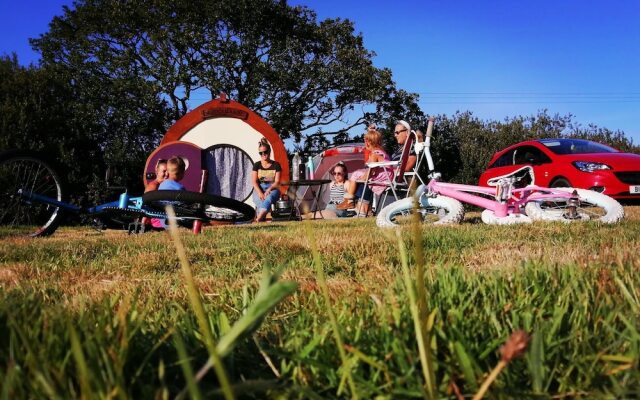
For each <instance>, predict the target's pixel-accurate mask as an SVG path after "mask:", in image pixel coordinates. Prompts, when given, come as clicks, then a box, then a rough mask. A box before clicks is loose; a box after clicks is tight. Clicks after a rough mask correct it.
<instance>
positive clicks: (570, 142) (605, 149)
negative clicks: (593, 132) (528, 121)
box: [540, 139, 618, 154]
mask: <svg viewBox="0 0 640 400" xmlns="http://www.w3.org/2000/svg"><path fill="white" fill-rule="evenodd" d="M540 143H542V144H543V145H545V146H547V148H548V149H549V150H551V151H553V152H554V153H556V154H589V153H618V150H616V149H613V148H611V147H609V146H605V145H604V144H600V143H596V142H592V141H589V140H582V139H553V140H550V139H545V140H540Z"/></svg>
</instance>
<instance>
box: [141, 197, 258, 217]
mask: <svg viewBox="0 0 640 400" xmlns="http://www.w3.org/2000/svg"><path fill="white" fill-rule="evenodd" d="M142 203H143V205H144V207H148V208H150V209H153V210H156V211H164V209H165V207H166V206H167V205H168V204H171V205H172V206H173V209H174V210H175V212H176V216H177V217H178V218H182V219H194V220H195V219H199V220H203V221H225V222H231V223H240V222H248V221H251V220H253V219H254V218H255V216H256V212H255V210H254V209H253V207H251V206H250V205H248V204H245V203H242V202H240V201H238V200H234V199H230V198H227V197H220V196H215V195H212V194H208V193H196V192H187V191H182V190H155V191H153V192H147V193H145V194H144V195H143V196H142Z"/></svg>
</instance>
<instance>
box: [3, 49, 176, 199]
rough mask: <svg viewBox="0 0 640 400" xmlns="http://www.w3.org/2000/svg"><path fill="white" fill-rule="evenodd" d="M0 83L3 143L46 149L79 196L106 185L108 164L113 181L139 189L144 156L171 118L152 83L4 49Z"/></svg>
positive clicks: (71, 188) (69, 188)
mask: <svg viewBox="0 0 640 400" xmlns="http://www.w3.org/2000/svg"><path fill="white" fill-rule="evenodd" d="M0 85H1V88H0V89H1V90H0V132H1V133H2V134H1V135H0V149H9V148H19V149H31V150H38V151H41V152H44V153H45V154H46V156H47V157H48V158H49V159H51V160H54V161H55V162H56V164H57V165H58V166H61V167H62V170H61V171H60V173H61V174H62V175H63V176H64V177H65V178H66V181H67V182H68V184H67V186H66V188H67V191H68V193H70V194H71V196H72V197H75V198H80V197H83V196H86V193H87V188H92V187H93V188H99V187H103V186H104V182H103V181H102V179H103V177H104V173H105V169H106V166H107V165H109V166H111V167H113V168H114V170H115V172H116V177H115V179H114V181H113V182H112V183H113V184H118V185H124V186H128V187H129V188H130V189H131V190H133V191H138V192H140V191H141V183H142V179H141V171H142V165H144V160H145V159H146V157H147V156H148V154H149V153H150V152H151V151H152V150H153V149H154V148H155V147H156V146H157V144H158V143H159V139H160V137H161V134H162V133H163V132H164V130H165V129H166V127H167V126H168V119H167V112H166V110H165V108H164V102H162V101H161V100H159V98H158V97H157V96H156V95H155V94H153V92H151V91H149V90H148V89H149V88H148V87H146V86H145V85H140V84H139V83H138V82H134V81H127V80H126V79H120V80H101V79H97V78H96V77H78V76H76V75H74V74H71V73H70V70H69V69H66V68H63V67H60V66H56V65H50V66H43V67H39V68H38V67H34V66H29V67H21V66H20V65H19V64H18V60H17V59H16V57H15V56H14V57H11V58H10V57H6V56H3V57H0ZM100 194H101V195H103V194H104V193H100ZM98 197H101V196H98ZM85 199H86V197H85Z"/></svg>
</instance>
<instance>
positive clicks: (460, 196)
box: [418, 178, 572, 218]
mask: <svg viewBox="0 0 640 400" xmlns="http://www.w3.org/2000/svg"><path fill="white" fill-rule="evenodd" d="M418 190H420V189H418ZM423 190H424V192H423V194H422V195H425V196H434V195H442V196H447V197H451V198H454V199H456V200H458V201H461V202H463V203H468V204H472V205H474V206H478V207H481V208H484V209H487V210H491V211H493V212H494V214H495V216H496V217H499V218H501V217H506V216H507V215H510V214H521V211H522V207H524V205H525V204H526V203H528V202H530V201H534V200H545V199H548V200H551V199H558V198H563V199H568V198H571V197H572V194H571V193H568V192H562V191H556V190H553V189H549V188H543V187H540V186H536V185H528V186H526V187H524V188H520V189H514V188H509V196H508V197H507V198H506V199H505V200H504V201H498V200H493V199H490V198H487V197H481V196H478V195H476V194H473V193H478V194H482V195H485V196H491V197H494V198H495V197H497V196H498V189H497V188H493V187H482V186H473V185H463V184H458V183H445V182H440V181H438V180H437V179H436V178H434V179H431V180H430V181H429V183H428V184H427V185H426V187H425V188H424V189H423Z"/></svg>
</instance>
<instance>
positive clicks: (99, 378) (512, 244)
mask: <svg viewBox="0 0 640 400" xmlns="http://www.w3.org/2000/svg"><path fill="white" fill-rule="evenodd" d="M625 211H626V212H627V218H626V219H625V221H624V222H623V223H621V224H619V225H615V226H601V225H597V224H594V223H588V224H572V225H564V224H555V223H554V224H534V225H530V226H512V227H510V226H506V227H505V226H487V225H483V224H479V223H475V222H477V218H474V216H473V214H471V215H469V216H468V217H467V220H466V221H465V223H463V224H461V225H460V226H450V227H428V228H426V229H425V230H423V232H422V236H421V241H420V243H421V245H422V247H423V249H424V257H425V277H424V282H425V293H424V294H423V295H422V298H421V299H418V301H424V307H425V308H426V310H427V311H428V313H429V314H431V316H432V318H434V319H433V321H432V322H431V324H430V325H429V326H428V328H429V329H430V335H429V336H428V337H429V348H430V349H431V353H432V354H433V359H432V360H431V361H430V362H431V365H430V366H429V367H430V368H431V369H432V370H433V374H434V375H435V386H436V387H435V390H436V394H437V396H439V397H447V396H449V397H452V398H455V397H456V395H462V396H465V397H466V396H471V395H472V394H474V393H476V391H477V390H478V387H479V386H480V384H481V383H482V381H483V380H484V378H485V377H486V375H487V374H488V373H489V371H491V369H492V368H493V366H494V365H495V364H496V363H497V361H498V359H499V358H500V356H499V353H498V349H499V347H500V346H501V345H502V344H503V342H504V341H505V339H506V338H507V337H508V336H509V335H510V333H511V332H513V331H514V330H517V329H524V330H526V331H527V332H529V333H531V334H532V340H531V343H530V345H529V349H528V351H527V353H526V355H525V357H524V358H523V359H520V360H516V361H514V362H513V363H512V364H511V365H509V366H508V368H507V369H506V370H505V371H504V372H502V374H501V375H500V376H499V377H498V379H497V381H496V383H494V384H493V386H492V387H491V389H490V393H491V394H492V395H493V396H495V397H504V398H513V397H518V398H527V397H530V398H534V397H535V398H551V397H553V396H568V397H585V398H590V397H636V396H639V395H640V393H639V392H638V388H639V387H640V372H639V368H638V366H639V365H638V364H639V358H640V322H639V321H640V275H639V274H638V269H639V267H640V257H639V256H638V253H639V250H640V244H639V242H640V240H639V238H640V207H626V209H625ZM310 224H311V226H310V227H311V235H309V234H308V233H307V232H306V230H305V226H304V224H303V223H295V222H294V223H272V224H263V225H249V226H244V227H219V228H215V229H214V228H211V229H207V230H205V231H204V233H203V234H202V235H199V236H194V235H191V234H190V232H188V231H183V232H182V240H183V242H184V245H185V247H186V251H187V258H188V261H189V263H190V265H191V270H192V272H193V276H194V279H195V283H196V286H197V288H198V290H199V292H200V295H201V297H202V299H203V303H204V308H205V312H206V315H207V318H208V324H209V327H210V329H211V331H212V332H213V334H214V336H215V337H216V338H219V337H221V336H222V335H223V334H225V333H226V332H228V331H229V330H230V326H231V325H232V324H233V323H234V322H235V321H237V320H238V319H240V318H241V316H242V315H243V314H244V312H245V311H246V310H247V309H248V307H249V306H250V304H251V303H252V301H253V300H254V297H255V296H256V293H257V291H258V285H259V282H260V281H261V279H263V270H264V269H265V268H267V269H270V270H274V271H279V272H281V277H280V279H281V280H283V281H294V282H297V283H298V290H297V291H296V292H295V293H294V294H293V295H291V296H289V297H288V298H286V299H285V300H284V301H282V302H281V303H280V304H279V305H278V306H277V307H276V308H275V310H274V312H273V313H272V314H270V315H269V316H268V317H267V318H266V319H265V320H264V321H263V323H262V325H261V326H260V328H259V330H258V331H257V332H256V333H255V334H253V335H252V336H251V337H246V338H244V339H242V340H241V341H240V342H239V343H238V344H237V346H236V347H235V349H234V350H233V351H232V352H231V353H230V354H229V355H228V356H227V357H226V358H225V360H224V366H225V367H226V371H227V374H228V376H229V379H230V381H231V383H232V386H233V389H234V392H235V394H236V395H238V396H241V397H242V396H245V397H246V396H249V397H251V396H253V397H256V398H264V397H277V396H285V397H287V398H291V397H293V398H331V397H359V398H372V397H375V396H381V397H382V398H385V397H386V398H406V397H418V398H422V397H428V396H430V392H429V388H428V387H425V382H424V377H425V374H423V372H422V369H423V368H424V362H421V360H420V354H419V351H418V344H417V340H416V337H417V336H416V330H415V327H414V323H413V320H412V312H411V304H412V301H411V300H410V296H408V287H407V281H406V279H403V269H402V266H401V257H400V252H399V250H398V241H397V239H396V237H395V235H394V234H392V233H390V232H389V231H382V230H379V229H378V228H376V227H375V222H374V220H373V219H366V220H347V221H312V222H310ZM402 236H403V238H404V241H405V243H406V244H407V247H408V249H409V250H408V252H407V255H408V266H409V268H410V270H411V271H415V270H416V268H415V257H414V252H413V250H412V246H413V244H414V240H413V239H414V237H413V236H415V235H412V234H411V233H410V230H407V231H406V232H403V234H402ZM312 240H313V241H315V245H316V246H317V248H318V252H319V261H320V263H321V265H320V268H321V271H322V272H323V275H324V277H325V278H326V288H327V289H328V290H327V293H328V296H326V297H323V295H322V290H321V283H322V281H321V280H319V279H318V278H319V275H318V270H317V269H316V268H314V259H313V255H312V254H311V247H312V246H311V241H312ZM180 268H181V267H180V264H179V262H178V257H177V254H176V247H175V246H174V243H173V242H172V241H171V239H170V237H169V235H167V234H166V233H150V234H145V235H140V236H127V235H126V234H125V233H122V232H117V231H109V232H106V233H97V232H95V231H92V230H90V229H88V228H83V229H61V230H59V231H58V232H56V234H55V235H53V236H52V237H50V238H45V239H25V238H14V237H12V236H11V235H10V232H7V231H0V290H1V292H0V396H2V397H3V398H19V397H63V398H66V397H91V395H94V396H95V397H99V398H103V397H118V398H127V397H132V398H153V397H156V398H168V397H175V395H177V394H178V393H180V392H181V391H182V390H183V389H184V388H185V387H186V386H187V380H188V379H186V378H185V376H186V377H187V378H189V377H191V378H193V374H194V373H193V372H192V373H191V375H190V374H189V373H187V374H186V375H185V368H184V366H185V363H188V364H189V365H190V366H192V369H193V370H196V371H197V370H198V369H199V368H200V367H201V366H203V365H204V364H205V363H206V362H207V359H208V352H207V348H206V346H205V338H204V337H203V336H202V333H201V332H202V330H201V329H199V325H198V320H197V318H196V316H195V314H194V313H193V312H192V308H191V305H190V303H189V298H188V295H187V290H186V289H185V284H184V282H183V275H182V274H181V273H180ZM327 301H328V302H329V303H330V304H327ZM329 311H332V312H333V314H334V315H335V321H333V322H332V321H331V320H330V313H329ZM422 316H423V317H424V315H422ZM422 323H423V324H424V329H427V325H428V323H427V320H426V319H425V320H424V321H422ZM335 326H338V329H339V333H340V338H341V340H342V343H343V349H344V351H345V354H346V355H341V354H340V352H339V351H338V349H337V348H336V341H335V340H334V336H332V334H333V333H334V330H335V329H334V327H335ZM176 338H179V339H178V341H176ZM74 343H75V345H74ZM180 343H181V344H180ZM181 345H183V346H184V347H183V348H182V350H184V352H182V351H181ZM180 354H182V356H181V355H180ZM185 354H186V355H188V357H185V356H184V355H185ZM345 371H347V372H349V373H348V374H345ZM198 386H199V389H200V391H201V393H202V395H203V396H205V397H211V396H212V395H220V396H221V395H222V393H221V392H220V390H219V385H218V381H217V378H216V375H215V374H214V373H213V372H209V373H207V374H206V375H205V376H204V378H203V379H202V380H201V381H200V382H199V384H198ZM190 393H191V395H193V393H194V392H190Z"/></svg>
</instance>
